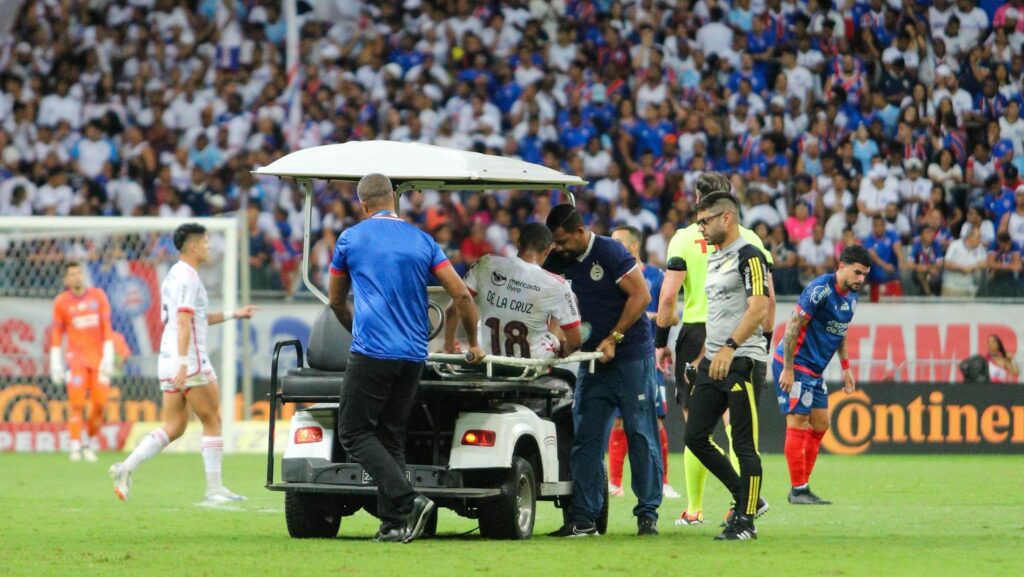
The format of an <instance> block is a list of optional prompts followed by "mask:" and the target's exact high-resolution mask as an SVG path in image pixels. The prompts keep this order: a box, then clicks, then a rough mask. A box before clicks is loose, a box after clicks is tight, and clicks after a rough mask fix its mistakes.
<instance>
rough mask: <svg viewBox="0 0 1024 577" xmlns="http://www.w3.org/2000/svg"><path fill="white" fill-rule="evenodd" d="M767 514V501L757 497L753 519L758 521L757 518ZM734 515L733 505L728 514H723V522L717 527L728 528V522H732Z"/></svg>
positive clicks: (734, 508) (734, 506)
mask: <svg viewBox="0 0 1024 577" xmlns="http://www.w3.org/2000/svg"><path fill="white" fill-rule="evenodd" d="M767 512H768V501H765V500H764V498H762V497H758V498H757V512H756V513H754V518H755V519H758V518H760V517H761V515H764V514H765V513H767ZM735 515H736V504H735V503H733V506H732V507H729V512H728V513H726V514H725V520H724V521H722V523H721V524H720V525H719V527H728V526H729V522H730V521H732V518H733V516H735Z"/></svg>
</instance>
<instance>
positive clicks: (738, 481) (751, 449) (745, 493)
mask: <svg viewBox="0 0 1024 577" xmlns="http://www.w3.org/2000/svg"><path fill="white" fill-rule="evenodd" d="M759 364H760V363H756V362H755V361H753V360H751V359H749V358H746V357H736V358H734V359H733V361H732V365H731V366H730V367H729V374H727V375H726V376H725V378H724V379H721V380H715V379H712V378H711V376H710V375H708V368H709V367H710V365H711V361H709V360H707V359H702V360H701V362H700V366H699V367H698V369H697V382H696V384H695V385H694V388H693V395H692V396H691V397H690V418H689V419H688V420H687V421H686V446H687V447H688V448H689V449H690V451H692V452H693V454H694V455H696V456H697V458H698V459H700V462H701V463H703V464H704V466H705V467H707V468H708V470H709V471H711V473H712V474H713V475H714V476H715V477H718V480H719V481H721V482H722V484H723V485H725V487H726V488H727V489H729V492H730V493H732V496H733V499H734V500H735V501H736V511H737V512H739V513H740V514H745V515H749V516H751V517H753V515H754V513H755V512H756V511H757V501H758V498H759V497H760V494H761V455H760V454H759V453H758V452H757V406H756V397H757V389H756V387H755V385H754V383H755V382H757V380H756V379H755V375H754V373H755V371H757V370H761V369H760V367H758V366H757V365H759ZM726 409H729V422H730V424H731V425H732V448H733V450H734V451H735V452H736V456H737V457H738V458H739V461H740V472H739V475H737V474H736V471H735V470H733V468H732V465H731V464H729V459H728V458H726V456H725V454H723V452H722V450H721V449H720V448H719V447H718V446H717V445H715V444H714V442H713V441H712V440H711V434H712V432H713V431H714V429H715V425H717V424H718V420H719V419H720V418H721V417H722V413H724V412H725V410H726Z"/></svg>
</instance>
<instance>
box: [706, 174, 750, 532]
mask: <svg viewBox="0 0 1024 577" xmlns="http://www.w3.org/2000/svg"><path fill="white" fill-rule="evenodd" d="M739 217H740V211H739V205H738V204H737V202H736V199H735V198H733V196H732V195H731V194H729V193H727V192H716V193H712V194H709V195H707V196H705V197H704V198H703V199H701V201H700V204H699V205H698V206H697V226H698V227H699V228H700V231H701V233H702V234H703V235H704V240H705V241H706V242H707V243H708V244H713V245H716V246H717V247H718V250H717V251H716V252H715V253H714V254H712V255H711V257H710V258H709V259H708V273H707V279H706V282H705V287H706V289H705V290H706V291H707V297H708V321H707V325H706V326H707V338H706V340H705V354H704V358H703V359H701V361H700V364H699V365H698V368H697V370H698V372H697V378H696V383H695V385H694V388H693V393H692V396H691V398H690V419H689V420H688V421H687V423H686V446H687V447H688V448H689V449H690V451H692V452H693V454H694V455H696V456H697V458H698V459H700V461H701V463H703V464H704V466H705V467H707V468H708V470H709V471H711V472H712V473H713V474H714V475H715V476H716V477H718V480H719V481H721V482H722V484H724V485H725V486H726V488H728V489H729V491H730V492H731V493H732V495H733V499H734V500H735V502H736V508H735V511H734V513H733V514H732V515H731V516H730V518H729V521H728V524H727V526H726V528H725V530H724V531H722V533H721V534H720V535H718V536H717V537H715V539H717V540H745V539H756V538H757V530H756V529H754V518H755V517H758V516H760V515H761V514H763V513H764V512H765V511H767V510H768V504H767V503H765V502H764V501H763V500H762V499H761V498H760V493H761V456H760V455H759V454H758V452H757V430H756V428H757V407H756V405H755V396H756V394H757V388H756V387H755V386H754V385H753V383H754V371H755V364H754V361H761V362H767V358H768V357H767V354H766V352H765V350H766V349H765V338H764V335H763V334H762V331H761V322H762V321H763V320H764V317H765V315H766V314H767V312H768V264H767V262H765V258H764V254H763V253H762V252H761V251H760V250H758V249H757V248H756V247H755V246H753V245H751V244H749V243H748V242H747V241H745V240H743V239H742V238H741V237H740V231H739ZM726 409H728V410H729V413H730V415H731V421H732V446H733V450H734V451H735V452H736V455H737V456H738V457H739V462H740V471H739V474H737V473H736V471H735V470H734V469H733V468H732V465H730V464H729V459H727V458H726V457H725V455H723V454H722V451H721V450H720V449H718V448H717V447H715V446H714V445H713V444H712V442H711V433H712V431H713V430H714V428H715V425H716V424H717V423H718V420H719V419H720V418H721V417H722V413H724V412H725V411H726Z"/></svg>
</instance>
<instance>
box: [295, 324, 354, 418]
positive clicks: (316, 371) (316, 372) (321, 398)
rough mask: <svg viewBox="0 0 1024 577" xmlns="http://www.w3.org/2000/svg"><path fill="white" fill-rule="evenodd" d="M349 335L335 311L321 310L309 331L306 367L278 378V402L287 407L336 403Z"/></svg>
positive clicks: (349, 340)
mask: <svg viewBox="0 0 1024 577" xmlns="http://www.w3.org/2000/svg"><path fill="white" fill-rule="evenodd" d="M351 347H352V335H351V334H350V333H349V332H348V330H346V329H345V327H343V326H341V323H340V322H338V318H337V317H336V316H334V311H332V310H331V308H330V307H324V308H323V310H321V311H320V314H319V315H317V317H316V320H315V321H313V326H312V328H311V329H310V331H309V341H308V346H307V349H306V359H307V362H308V363H309V367H300V368H297V369H292V370H290V371H288V373H287V374H286V375H285V376H283V377H282V378H281V400H282V401H284V402H286V403H336V402H338V398H339V397H340V396H341V386H342V383H344V381H345V367H346V366H347V365H348V356H349V349H350V348H351Z"/></svg>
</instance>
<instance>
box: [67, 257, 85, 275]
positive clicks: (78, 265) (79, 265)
mask: <svg viewBox="0 0 1024 577" xmlns="http://www.w3.org/2000/svg"><path fill="white" fill-rule="evenodd" d="M73 268H82V263H80V262H78V261H74V260H72V261H68V262H66V263H64V274H68V271H69V270H71V269H73Z"/></svg>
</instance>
